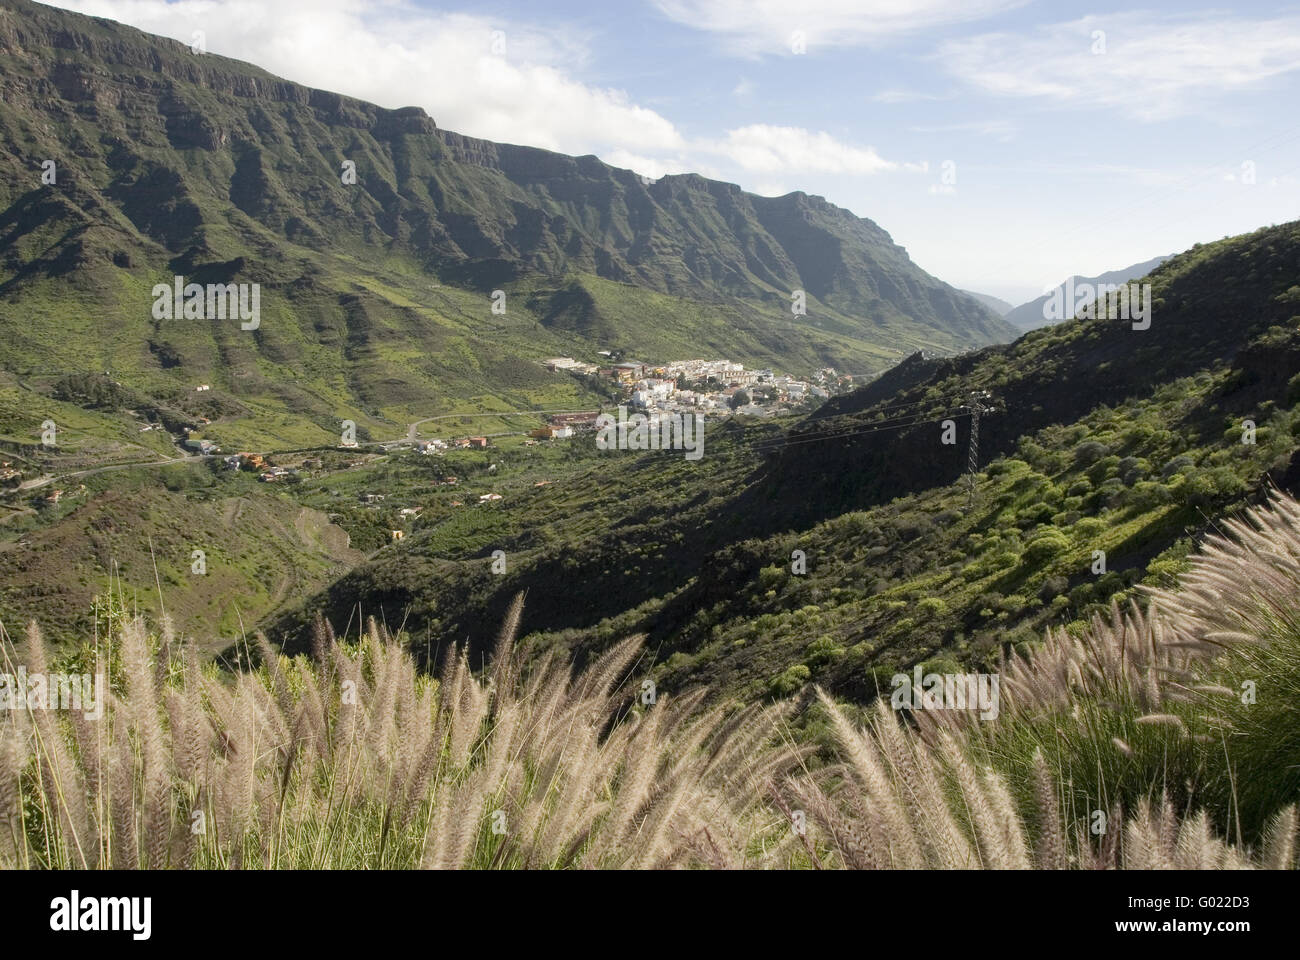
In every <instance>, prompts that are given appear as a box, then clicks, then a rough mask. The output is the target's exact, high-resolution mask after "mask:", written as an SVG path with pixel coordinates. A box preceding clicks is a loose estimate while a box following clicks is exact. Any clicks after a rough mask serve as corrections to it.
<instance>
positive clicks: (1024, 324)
mask: <svg viewBox="0 0 1300 960" xmlns="http://www.w3.org/2000/svg"><path fill="white" fill-rule="evenodd" d="M1168 259H1169V257H1167V256H1165V257H1152V258H1151V259H1150V260H1147V261H1144V262H1143V263H1135V264H1133V265H1132V266H1130V267H1124V268H1123V269H1122V270H1111V271H1110V272H1108V273H1103V274H1101V275H1100V276H1096V277H1080V276H1074V277H1071V278H1070V279H1069V280H1066V281H1064V282H1062V283H1061V284H1060V285H1059V286H1057V287H1054V288H1053V289H1052V290H1051V291H1050V292H1048V293H1045V294H1043V295H1042V296H1041V297H1038V298H1037V299H1036V300H1030V301H1029V302H1028V303H1022V304H1021V305H1020V306H1018V307H1013V308H1011V309H1010V310H1008V311H1006V312H1004V313H1003V314H1002V316H1003V318H1004V319H1006V321H1007V322H1008V323H1010V324H1012V325H1013V326H1015V327H1016V328H1017V329H1019V330H1034V329H1037V328H1038V327H1044V326H1047V325H1048V324H1049V323H1053V322H1054V321H1052V320H1048V319H1047V318H1046V317H1045V316H1044V309H1043V308H1044V305H1045V304H1046V303H1047V302H1048V301H1049V300H1051V299H1052V297H1053V296H1056V295H1057V291H1064V290H1065V288H1066V285H1067V284H1073V285H1074V286H1076V287H1077V286H1079V285H1081V284H1085V283H1087V284H1100V283H1127V282H1128V281H1130V280H1138V279H1141V278H1142V277H1145V276H1146V275H1147V274H1148V273H1150V272H1151V271H1152V270H1154V269H1155V268H1156V267H1158V266H1160V264H1162V263H1164V262H1165V261H1166V260H1168Z"/></svg>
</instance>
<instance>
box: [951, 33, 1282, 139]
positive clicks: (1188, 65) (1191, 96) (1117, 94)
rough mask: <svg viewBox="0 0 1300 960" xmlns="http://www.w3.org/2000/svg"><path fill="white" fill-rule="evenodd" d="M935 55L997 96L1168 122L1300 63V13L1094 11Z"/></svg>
mask: <svg viewBox="0 0 1300 960" xmlns="http://www.w3.org/2000/svg"><path fill="white" fill-rule="evenodd" d="M1098 31H1100V32H1101V33H1102V34H1104V36H1102V37H1100V41H1101V42H1100V43H1099V42H1098V40H1099V38H1098ZM1099 49H1100V50H1104V52H1094V51H1096V50H1099ZM936 59H937V60H938V61H940V62H941V63H942V64H943V65H944V66H945V67H946V68H947V69H948V70H949V71H950V72H951V73H952V74H953V75H955V76H956V77H958V78H960V79H961V80H964V81H965V82H967V83H969V84H971V85H973V86H976V87H979V88H981V89H983V90H985V91H987V92H989V93H993V94H999V95H1004V96H1014V97H1041V98H1045V99H1049V100H1054V101H1058V102H1065V103H1073V104H1078V105H1080V106H1087V107H1102V108H1111V109H1117V110H1121V111H1123V112H1124V113H1125V114H1127V115H1129V116H1131V117H1135V118H1138V119H1140V120H1148V121H1150V120H1164V119H1168V118H1170V117H1175V116H1179V115H1181V114H1185V113H1188V112H1191V111H1193V110H1194V109H1197V108H1199V107H1203V106H1204V105H1205V103H1206V101H1207V100H1211V99H1217V98H1220V97H1222V96H1223V95H1225V94H1228V93H1232V92H1240V91H1247V90H1255V91H1258V90H1262V89H1263V88H1264V87H1265V85H1266V84H1267V81H1269V80H1270V79H1272V78H1274V77H1278V76H1281V75H1282V74H1285V73H1288V72H1290V71H1294V70H1297V69H1300V17H1294V16H1292V17H1280V18H1277V19H1272V20H1246V19H1241V18H1235V17H1229V16H1224V15H1221V14H1219V15H1201V16H1197V17H1154V16H1152V15H1150V14H1145V13H1128V14H1118V15H1115V16H1105V17H1099V16H1088V17H1083V18H1081V19H1079V20H1074V21H1071V22H1069V23H1059V24H1054V25H1051V26H1046V27H1041V28H1039V29H1037V30H1035V31H1034V32H1032V33H1029V34H1024V35H1014V34H1007V33H995V34H983V35H980V36H975V37H969V38H965V39H961V40H952V41H949V42H947V43H945V44H943V45H942V46H941V47H940V49H939V51H938V53H937V55H936Z"/></svg>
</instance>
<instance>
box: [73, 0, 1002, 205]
mask: <svg viewBox="0 0 1300 960" xmlns="http://www.w3.org/2000/svg"><path fill="white" fill-rule="evenodd" d="M981 2H985V5H987V4H988V3H993V2H994V0H981ZM998 2H1005V0H998ZM60 5H62V6H64V7H66V8H68V9H71V10H76V11H77V12H80V13H86V14H90V15H92V16H100V17H108V18H111V19H114V20H118V21H120V22H122V23H126V24H129V25H131V26H134V27H138V28H139V29H142V30H146V31H149V32H151V33H157V34H161V35H163V36H169V37H172V38H174V39H176V40H180V41H182V42H184V43H187V44H188V43H190V41H191V39H192V36H193V32H194V31H195V30H202V31H203V32H204V34H205V42H206V49H207V50H208V52H210V53H213V54H220V55H223V56H230V57H234V58H237V59H240V60H245V61H249V62H251V63H254V64H256V65H257V66H259V67H262V68H264V69H266V70H269V71H271V72H272V73H275V74H278V75H280V76H283V77H285V78H287V79H289V80H292V81H294V82H297V83H303V84H307V85H309V86H313V87H319V88H322V89H325V90H333V91H336V92H338V93H343V94H346V95H348V96H353V97H358V98H360V99H363V100H368V101H371V102H374V103H377V104H379V105H381V106H385V107H399V106H408V105H418V106H421V107H423V108H424V109H425V110H427V111H428V112H429V114H430V116H432V117H433V118H434V120H435V121H436V122H437V123H438V125H439V126H440V127H443V128H446V129H449V130H455V131H457V132H459V133H464V134H467V135H470V136H476V137H482V138H485V139H489V140H496V141H501V142H506V143H519V144H528V145H531V146H537V147H543V148H546V149H551V150H557V151H560V152H563V153H569V154H576V155H582V154H596V155H597V156H599V157H601V158H602V159H603V160H605V162H607V163H609V164H611V165H612V166H617V167H622V168H625V169H630V170H633V171H635V172H636V173H638V174H641V175H643V176H648V177H652V178H655V179H657V178H658V177H661V176H663V175H665V174H676V173H685V172H688V171H691V172H696V173H699V174H701V175H703V176H706V177H711V178H714V179H737V178H738V177H737V175H738V174H741V175H744V174H753V175H754V179H755V180H760V181H762V182H763V183H764V185H765V187H770V188H776V187H780V188H781V192H787V191H786V190H785V188H784V184H783V183H781V182H780V181H781V180H783V179H784V178H786V177H790V178H791V179H794V178H797V177H800V176H804V175H809V174H817V173H833V174H849V175H871V174H877V173H883V172H890V171H913V170H918V169H923V166H924V165H917V164H910V163H899V162H895V161H890V160H886V159H885V158H883V157H881V156H880V154H878V153H877V152H876V150H875V149H874V148H873V147H870V146H865V147H860V146H854V145H851V144H846V143H843V142H841V141H839V140H837V139H836V138H835V137H833V136H831V135H830V134H828V133H826V132H822V131H814V130H805V129H801V128H797V127H783V126H769V125H765V124H753V125H749V126H743V127H738V128H735V129H731V130H728V131H726V132H725V133H723V134H722V135H721V137H701V138H698V139H688V138H686V137H685V136H684V135H683V134H682V133H680V132H679V131H678V130H677V128H676V127H675V126H674V124H673V123H672V122H671V121H670V120H668V119H667V118H665V117H664V116H662V115H661V114H659V113H658V112H656V111H655V110H652V109H649V108H647V107H644V106H640V105H638V104H636V103H635V102H633V101H632V100H631V98H630V97H629V96H628V95H627V93H625V92H624V91H621V90H617V89H608V88H603V87H596V86H591V85H587V84H584V83H582V82H580V81H579V80H577V79H574V78H573V76H571V75H570V73H569V71H570V70H573V69H577V68H580V67H581V65H582V63H583V62H584V61H585V60H586V57H587V49H588V47H589V45H590V44H591V43H593V42H594V40H592V39H590V38H588V37H586V36H585V35H584V34H583V33H582V31H581V30H579V29H576V28H571V27H570V26H568V25H565V24H556V25H554V26H551V27H547V28H541V27H538V26H535V25H532V24H527V23H510V22H502V21H497V20H492V19H489V18H487V17H482V16H477V15H467V14H459V13H437V12H429V11H426V10H423V9H420V8H418V7H416V6H414V5H413V4H412V2H411V0H376V2H363V0H311V2H308V0H276V2H275V3H269V4H268V3H265V2H263V0H174V2H166V0H61V3H60ZM836 6H837V5H836V4H826V3H821V4H820V6H819V5H818V4H816V3H815V4H814V10H813V12H814V13H817V12H818V10H820V13H821V14H822V15H827V14H829V13H831V12H833V11H832V9H831V8H833V7H836ZM838 6H840V7H843V8H844V9H845V10H847V9H848V6H849V5H846V4H840V5H838ZM922 6H923V7H927V8H931V10H930V14H928V15H930V16H936V15H937V13H935V11H938V10H940V9H947V7H946V6H945V4H943V3H939V2H938V0H926V2H925V3H923V4H922ZM760 13H761V11H760ZM769 13H770V11H769ZM899 16H901V15H899ZM885 19H886V20H889V19H890V17H889V16H885ZM894 19H897V17H895V18H894ZM809 22H811V21H809ZM828 22H834V21H833V18H832V20H831V21H828ZM497 31H499V33H496V32H497ZM494 38H495V41H496V42H495V43H494ZM494 48H495V52H494ZM752 89H753V85H752V84H751V83H750V81H749V80H747V79H746V78H743V77H742V78H740V80H739V83H738V85H737V87H736V88H735V90H734V91H733V92H734V93H735V94H736V95H738V96H744V95H745V94H747V93H749V92H750V91H751V90H752Z"/></svg>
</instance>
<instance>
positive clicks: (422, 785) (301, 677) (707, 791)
mask: <svg viewBox="0 0 1300 960" xmlns="http://www.w3.org/2000/svg"><path fill="white" fill-rule="evenodd" d="M521 614H522V599H521V598H519V599H516V601H515V603H514V604H513V605H512V607H511V609H510V611H509V612H508V614H507V617H506V622H505V624H504V625H503V627H502V629H501V633H500V635H499V637H498V640H497V644H496V649H495V654H494V656H493V659H492V661H491V663H490V664H489V665H488V667H487V668H486V669H484V670H483V671H481V672H480V673H479V674H478V675H476V674H475V673H474V672H473V671H472V670H471V669H470V665H469V663H468V661H467V658H466V656H465V653H464V652H463V651H458V650H453V651H452V652H451V654H450V655H449V656H448V657H447V658H446V660H445V665H444V668H443V670H442V673H441V675H440V676H439V677H437V678H434V677H430V676H427V675H424V674H422V673H421V672H420V671H419V670H417V668H416V665H415V662H414V660H413V659H412V657H411V656H410V655H409V654H408V653H407V652H406V651H405V650H404V649H403V648H402V646H401V645H400V644H399V643H398V642H397V641H396V640H395V639H394V638H392V637H390V636H389V635H388V634H387V633H386V632H385V631H384V630H383V629H381V628H380V627H378V626H377V625H375V624H374V623H373V622H371V623H370V624H369V626H368V629H367V631H366V632H365V634H364V636H362V637H361V639H360V640H359V641H358V642H356V643H351V644H345V643H341V642H339V641H338V640H337V639H336V638H335V637H334V636H333V634H332V631H331V630H330V628H329V626H328V624H326V623H324V622H323V621H319V620H318V622H317V625H316V630H315V636H314V642H313V647H312V652H311V655H310V656H301V657H297V658H293V659H289V658H286V657H284V656H281V655H280V654H278V653H277V652H276V651H274V650H273V649H272V648H271V647H270V646H269V644H267V643H266V641H265V640H263V639H260V638H259V641H258V645H259V653H258V656H257V657H248V659H249V660H250V661H251V660H258V661H259V663H258V665H257V666H255V667H249V668H247V669H243V670H240V671H238V672H236V673H233V674H230V673H224V672H222V671H220V670H219V669H218V668H217V667H216V666H215V665H214V664H211V663H207V664H204V663H200V662H199V661H198V659H197V658H196V657H195V656H194V655H193V653H192V651H191V650H190V649H189V647H188V646H187V645H185V644H183V643H180V642H178V641H177V639H176V638H175V637H174V636H173V635H172V633H171V631H170V630H169V629H168V628H167V626H166V624H164V625H163V627H162V629H161V630H160V632H159V634H158V635H156V636H153V635H150V634H149V633H148V631H147V629H146V625H145V623H144V622H143V621H142V620H141V619H139V618H132V617H125V618H123V619H122V620H121V622H120V623H119V624H118V627H117V629H116V630H115V631H114V632H113V634H112V640H111V642H108V641H105V642H100V643H97V644H96V645H95V646H94V647H92V648H89V649H88V650H87V651H85V652H84V653H83V655H82V656H81V658H80V659H79V661H78V664H79V666H80V667H81V668H82V669H85V670H88V671H91V672H101V673H104V674H106V675H108V676H109V677H110V678H111V684H110V687H109V690H108V692H107V694H106V697H105V699H106V702H105V703H104V704H103V706H102V710H103V713H102V716H101V717H100V718H99V719H97V720H92V719H90V718H88V717H87V716H86V715H85V714H84V713H82V712H78V711H75V710H74V711H66V710H65V711H49V710H39V709H28V710H9V711H3V712H0V865H4V866H6V867H24V868H40V867H71V868H110V867H111V868H137V867H143V868H190V867H196V868H311V867H322V868H374V867H394V868H407V867H430V868H465V867H477V868H485V867H492V868H557V867H560V868H563V867H618V868H659V867H671V866H692V867H714V868H738V867H772V866H794V867H817V868H840V867H848V868H876V869H894V868H988V869H1012V868H1051V869H1055V868H1158V867H1178V868H1204V869H1221V868H1239V867H1273V868H1289V867H1292V866H1294V864H1295V853H1296V850H1295V845H1296V834H1297V815H1296V807H1295V801H1296V799H1297V794H1298V792H1300V786H1298V785H1300V780H1298V779H1297V777H1298V774H1300V724H1298V723H1297V719H1300V718H1298V717H1297V712H1298V711H1300V505H1297V504H1296V502H1295V501H1293V500H1289V499H1283V498H1279V499H1278V500H1276V501H1275V502H1273V503H1272V504H1270V505H1269V506H1268V507H1266V508H1261V509H1257V510H1254V511H1252V512H1251V513H1250V514H1249V515H1248V516H1247V517H1246V518H1245V519H1243V520H1241V521H1234V522H1231V523H1229V524H1227V526H1226V533H1225V534H1224V535H1223V536H1216V537H1213V538H1211V539H1210V540H1209V541H1208V542H1207V543H1206V544H1205V546H1204V547H1203V548H1202V549H1201V551H1200V552H1199V554H1198V555H1196V556H1195V557H1194V558H1193V560H1192V567H1191V571H1190V573H1189V574H1188V575H1187V576H1186V578H1185V579H1184V582H1183V584H1182V585H1181V586H1180V587H1179V588H1178V589H1177V590H1160V591H1153V592H1152V596H1151V597H1150V603H1149V605H1148V606H1147V608H1146V609H1143V608H1141V607H1139V606H1137V605H1134V606H1133V607H1132V609H1130V610H1128V611H1121V610H1119V609H1118V608H1116V609H1113V610H1112V611H1111V615H1110V616H1109V617H1107V618H1097V619H1095V620H1094V621H1093V623H1092V625H1091V626H1090V628H1089V629H1088V630H1086V631H1084V632H1083V633H1082V634H1080V635H1072V634H1069V633H1067V632H1065V631H1053V632H1050V633H1049V634H1048V635H1047V637H1045V638H1044V641H1043V643H1042V644H1041V645H1040V646H1039V647H1038V648H1037V649H1036V650H1034V651H1033V652H1032V653H1030V654H1028V655H1026V656H1024V657H1020V656H1014V655H1013V656H1011V657H1010V658H1009V659H1008V660H1007V661H1006V662H1005V663H1004V664H1003V668H1002V670H1001V697H1000V704H999V714H998V716H997V718H996V719H994V720H991V721H982V720H977V719H975V718H974V715H973V714H972V713H966V712H958V711H932V710H921V711H917V712H916V713H915V714H914V715H913V716H911V717H900V716H898V715H897V714H895V713H894V712H892V711H891V710H890V709H889V706H888V705H887V704H886V703H885V702H884V701H883V700H882V701H881V702H878V703H877V704H876V705H875V707H874V708H873V709H872V711H871V712H870V713H869V714H868V720H867V723H866V725H865V726H864V727H859V726H856V725H855V724H854V723H853V722H852V721H851V720H850V718H849V716H848V715H847V713H846V711H845V710H844V709H843V708H842V707H840V706H839V705H837V704H836V703H834V702H833V701H832V700H831V699H830V698H829V697H827V696H826V695H825V694H820V695H819V698H818V705H817V707H816V709H820V710H822V711H824V712H825V715H826V716H827V717H828V718H829V721H830V723H831V726H832V728H833V731H834V739H835V745H836V749H835V756H834V757H833V758H832V760H831V762H830V763H827V764H823V765H821V766H818V767H816V768H815V769H812V768H810V765H809V764H807V763H805V760H806V758H807V756H808V754H809V749H810V748H807V747H801V746H798V745H796V744H794V743H793V742H792V738H791V735H790V731H789V730H788V729H787V728H786V726H785V724H784V722H783V720H784V718H785V716H786V715H787V713H788V711H789V709H790V707H789V706H788V705H786V704H776V705H769V706H757V705H751V706H748V707H739V706H736V705H729V704H714V705H709V704H707V703H706V699H705V695H704V692H703V691H694V692H687V693H683V694H682V695H680V696H676V697H669V698H664V697H660V698H657V702H652V703H642V702H641V701H640V699H639V696H638V694H639V693H640V690H641V685H640V677H641V675H642V671H640V668H639V656H640V649H641V643H640V638H636V637H633V638H629V639H627V640H625V641H623V642H621V643H619V644H617V645H615V646H614V647H613V648H611V649H610V650H609V651H607V652H606V653H605V654H604V655H603V656H601V657H600V658H599V659H598V660H596V661H595V662H593V663H592V664H591V665H590V666H588V667H587V668H586V669H585V670H583V671H582V672H581V673H579V674H577V675H574V674H573V673H572V671H571V669H570V667H569V665H568V664H565V663H560V662H557V661H556V660H555V659H554V657H553V656H550V655H548V656H545V657H542V658H541V659H540V660H530V659H529V658H527V657H525V656H523V655H521V653H520V651H519V650H518V649H517V648H516V645H515V638H516V637H515V635H516V633H517V631H518V627H519V622H520V618H521ZM0 646H2V647H3V660H4V662H5V664H6V666H5V669H6V670H8V671H9V672H11V673H12V672H13V670H14V667H13V665H14V664H16V663H23V664H24V665H25V667H26V669H27V671H28V673H29V674H38V673H47V672H48V671H49V655H48V652H47V650H46V648H45V643H44V641H43V639H42V637H41V634H40V631H39V630H38V629H37V628H36V627H35V626H34V625H33V626H32V627H30V628H29V629H28V631H27V635H26V638H25V641H24V642H23V643H22V644H21V647H22V650H21V652H20V651H19V649H17V647H16V646H15V645H13V644H11V643H9V642H8V641H7V640H6V641H4V643H3V644H2V645H0ZM249 652H250V653H251V651H249ZM1252 693H1253V696H1252V695H1251V694H1252Z"/></svg>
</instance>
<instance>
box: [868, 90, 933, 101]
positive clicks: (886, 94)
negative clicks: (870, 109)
mask: <svg viewBox="0 0 1300 960" xmlns="http://www.w3.org/2000/svg"><path fill="white" fill-rule="evenodd" d="M871 99H872V101H874V102H875V103H915V102H916V101H918V100H942V99H944V98H943V97H940V96H939V95H938V94H935V93H921V92H919V91H916V90H882V91H880V92H879V93H877V94H876V95H875V96H873V97H872V98H871Z"/></svg>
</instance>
